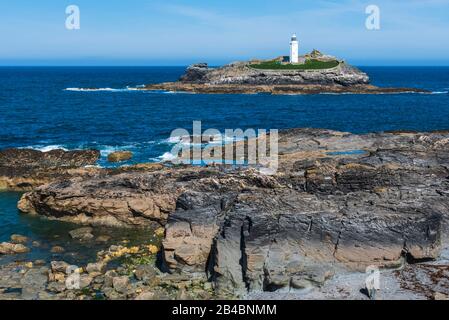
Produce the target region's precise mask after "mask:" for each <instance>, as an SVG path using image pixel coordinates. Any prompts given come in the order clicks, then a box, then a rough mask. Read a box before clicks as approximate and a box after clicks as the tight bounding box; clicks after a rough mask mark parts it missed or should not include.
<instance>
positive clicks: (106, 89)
mask: <svg viewBox="0 0 449 320" xmlns="http://www.w3.org/2000/svg"><path fill="white" fill-rule="evenodd" d="M64 91H75V92H98V91H105V92H129V91H141V90H139V87H126V88H121V89H116V88H65V89H64Z"/></svg>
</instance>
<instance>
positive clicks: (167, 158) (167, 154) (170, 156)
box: [157, 152, 176, 162]
mask: <svg viewBox="0 0 449 320" xmlns="http://www.w3.org/2000/svg"><path fill="white" fill-rule="evenodd" d="M157 159H158V160H159V161H161V162H166V161H172V160H174V159H176V156H175V155H174V154H173V153H171V152H165V153H164V154H163V155H161V156H159V157H157Z"/></svg>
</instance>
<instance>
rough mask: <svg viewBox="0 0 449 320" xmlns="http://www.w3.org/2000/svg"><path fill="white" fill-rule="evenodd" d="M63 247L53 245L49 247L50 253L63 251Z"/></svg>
mask: <svg viewBox="0 0 449 320" xmlns="http://www.w3.org/2000/svg"><path fill="white" fill-rule="evenodd" d="M64 251H65V249H64V248H63V247H61V246H54V247H52V248H51V249H50V252H51V253H63V252H64Z"/></svg>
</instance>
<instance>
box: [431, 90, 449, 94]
mask: <svg viewBox="0 0 449 320" xmlns="http://www.w3.org/2000/svg"><path fill="white" fill-rule="evenodd" d="M448 93H449V91H432V92H431V94H448Z"/></svg>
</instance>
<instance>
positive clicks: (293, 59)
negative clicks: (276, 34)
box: [290, 33, 299, 63]
mask: <svg viewBox="0 0 449 320" xmlns="http://www.w3.org/2000/svg"><path fill="white" fill-rule="evenodd" d="M298 47H299V44H298V39H296V33H294V34H293V35H292V39H291V41H290V63H298V62H299V59H298V55H299V52H298Z"/></svg>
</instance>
